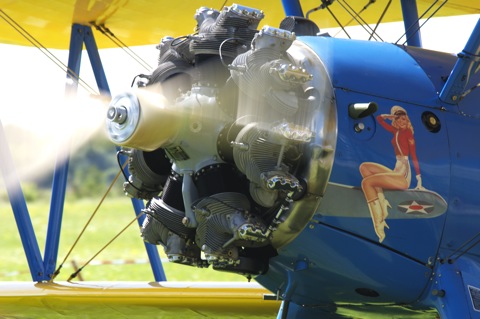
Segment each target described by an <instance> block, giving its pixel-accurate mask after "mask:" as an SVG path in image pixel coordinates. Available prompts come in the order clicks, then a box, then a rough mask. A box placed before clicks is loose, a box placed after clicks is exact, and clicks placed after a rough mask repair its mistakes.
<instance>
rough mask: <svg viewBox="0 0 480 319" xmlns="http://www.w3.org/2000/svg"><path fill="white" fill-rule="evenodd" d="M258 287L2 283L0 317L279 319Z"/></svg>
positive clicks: (273, 305) (275, 305) (273, 303)
mask: <svg viewBox="0 0 480 319" xmlns="http://www.w3.org/2000/svg"><path fill="white" fill-rule="evenodd" d="M268 294H269V292H268V291H267V290H265V289H264V288H262V287H260V286H259V285H258V284H256V283H245V284H242V283H237V282H236V283H192V282H190V283H187V282H181V283H173V282H159V283H157V282H152V283H141V282H80V283H68V282H62V283H30V282H2V283H0V318H48V319H56V318H63V319H65V318H95V319H99V318H101V319H108V318H112V319H122V318H148V319H154V318H159V319H160V318H161V319H170V318H171V319H180V318H181V319H189V318H202V319H204V318H216V319H221V318H249V319H256V318H258V319H260V318H275V316H276V313H277V312H278V309H279V307H280V303H279V302H278V301H275V300H266V299H269V298H265V296H266V295H268Z"/></svg>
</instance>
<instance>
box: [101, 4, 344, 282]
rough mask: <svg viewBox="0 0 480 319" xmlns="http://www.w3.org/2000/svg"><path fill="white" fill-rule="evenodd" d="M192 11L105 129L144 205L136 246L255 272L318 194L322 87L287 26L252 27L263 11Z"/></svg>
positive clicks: (332, 124) (327, 137) (325, 113)
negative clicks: (188, 27) (187, 25)
mask: <svg viewBox="0 0 480 319" xmlns="http://www.w3.org/2000/svg"><path fill="white" fill-rule="evenodd" d="M194 17H195V20H196V21H197V28H196V30H197V32H195V33H194V34H192V35H187V36H184V37H180V38H172V37H164V38H163V39H162V40H161V42H160V44H159V45H158V46H157V49H158V50H159V52H160V54H159V59H158V67H157V68H156V70H155V71H154V72H153V73H152V74H150V75H146V76H144V77H145V78H147V81H144V82H141V81H139V82H137V85H136V87H135V89H132V90H131V91H129V92H125V93H123V94H120V95H118V96H116V97H115V98H114V99H113V100H112V102H111V103H110V105H109V109H108V112H107V119H106V125H107V131H108V135H109V137H110V139H111V140H112V141H113V142H114V143H115V144H117V145H119V146H121V150H120V152H119V153H120V154H123V155H125V156H128V171H129V173H130V175H129V176H128V180H127V181H126V182H125V183H124V190H125V193H126V194H127V195H129V196H131V197H135V198H139V199H143V200H145V201H146V208H145V209H144V211H143V212H144V213H145V215H146V218H145V220H144V223H143V226H142V228H141V233H142V237H143V239H144V240H145V241H146V242H148V243H151V244H156V245H162V246H163V247H164V249H165V252H166V254H167V256H168V258H169V260H170V261H171V262H175V263H180V264H185V265H191V266H197V267H208V266H209V265H212V267H213V268H214V269H217V270H225V271H231V272H236V273H240V274H243V275H247V276H255V275H258V274H262V273H264V272H265V271H266V270H267V268H268V260H269V258H270V257H272V256H275V255H276V253H277V250H278V249H279V248H281V247H282V246H284V245H286V244H287V243H289V242H290V241H291V240H293V239H294V238H295V237H296V236H297V235H298V234H299V233H300V232H301V231H302V230H303V228H304V227H305V226H306V225H307V223H308V221H309V220H310V219H311V218H312V216H313V214H314V213H315V211H316V208H317V207H318V205H319V203H320V200H321V198H322V195H323V193H324V191H325V188H326V184H327V182H328V178H329V175H330V171H331V168H332V165H333V155H334V154H333V153H334V149H335V142H336V112H335V100H334V96H333V89H332V84H331V82H330V80H329V77H328V75H327V73H326V71H325V69H324V67H323V63H322V61H320V60H319V58H318V56H317V55H316V54H315V53H314V52H313V51H312V50H311V49H310V48H309V47H307V46H306V45H305V44H303V43H302V42H301V40H299V39H297V38H296V37H297V35H298V33H299V32H298V31H297V32H296V33H297V34H296V33H295V32H294V31H295V30H294V29H293V27H292V26H293V25H295V24H296V23H293V24H292V23H288V21H287V22H286V23H282V28H274V27H271V26H264V27H263V28H261V29H260V30H258V25H259V23H260V21H261V20H262V18H263V12H262V11H259V10H256V9H252V8H248V7H244V6H240V5H236V4H234V5H232V6H230V7H225V8H224V9H223V10H222V11H217V10H213V9H209V8H205V7H202V8H200V9H198V10H197V12H196V13H195V16H194ZM290 19H292V18H290ZM294 22H295V21H294ZM305 22H307V23H309V22H308V21H302V23H305ZM310 29H312V28H309V27H307V28H302V30H310ZM302 32H303V31H302ZM300 33H301V32H300ZM299 38H300V37H299ZM120 156H121V155H120Z"/></svg>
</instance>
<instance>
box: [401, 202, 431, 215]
mask: <svg viewBox="0 0 480 319" xmlns="http://www.w3.org/2000/svg"><path fill="white" fill-rule="evenodd" d="M398 207H399V208H400V210H401V211H403V212H404V213H406V214H429V213H431V212H432V210H433V208H434V206H433V205H431V204H430V203H425V202H420V201H416V200H412V201H408V202H404V203H401V204H399V205H398Z"/></svg>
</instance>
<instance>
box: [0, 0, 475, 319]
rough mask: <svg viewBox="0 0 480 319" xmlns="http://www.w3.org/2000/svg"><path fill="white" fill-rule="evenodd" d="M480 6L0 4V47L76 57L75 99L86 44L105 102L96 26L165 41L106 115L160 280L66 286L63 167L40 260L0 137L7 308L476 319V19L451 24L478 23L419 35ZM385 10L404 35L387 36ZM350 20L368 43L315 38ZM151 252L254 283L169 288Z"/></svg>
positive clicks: (49, 313)
mask: <svg viewBox="0 0 480 319" xmlns="http://www.w3.org/2000/svg"><path fill="white" fill-rule="evenodd" d="M257 7H258V8H257ZM479 13H480V5H479V4H478V3H475V1H468V0H450V1H447V0H445V1H427V0H418V1H414V0H377V1H374V0H370V1H362V2H359V1H355V2H353V1H346V0H337V1H330V0H322V1H311V0H307V1H301V2H299V1H293V0H291V1H289V0H284V1H282V3H276V2H273V1H269V2H265V3H258V2H254V1H250V0H247V1H243V2H242V3H240V2H239V3H232V2H228V1H226V2H224V1H207V2H206V3H201V2H200V1H186V2H181V3H167V2H164V1H158V2H155V3H150V2H146V1H81V0H78V1H53V2H52V1H49V2H46V1H17V2H13V1H6V2H5V1H2V2H0V16H1V17H2V19H3V20H4V21H5V22H6V23H1V24H0V28H1V29H0V30H1V32H0V41H1V42H4V43H12V44H18V45H29V46H31V45H34V46H41V47H42V48H62V49H66V48H68V49H69V61H68V71H67V77H68V79H69V81H68V82H67V87H66V91H67V93H69V94H71V93H72V92H74V91H75V90H76V88H77V86H78V80H79V79H78V74H79V66H80V60H81V55H82V49H83V47H84V46H85V48H86V50H87V52H88V56H89V58H90V62H91V64H92V67H93V70H94V74H95V78H96V81H97V85H98V88H99V91H100V92H101V94H102V95H105V96H107V97H109V95H110V90H109V86H108V82H107V80H106V76H105V72H104V71H103V68H102V63H101V59H100V56H99V54H98V49H99V48H104V47H108V46H110V45H111V42H104V41H103V39H102V38H97V37H95V34H98V33H103V34H106V35H109V36H110V37H114V38H115V39H117V41H119V39H120V40H121V41H122V43H128V44H129V45H143V44H152V43H155V44H157V49H158V51H159V57H158V66H157V67H156V68H155V70H152V71H151V72H149V73H146V74H140V75H139V76H138V80H137V81H136V82H135V83H134V85H133V87H132V88H131V89H130V90H128V91H125V92H124V93H121V94H118V95H116V96H114V97H113V98H112V99H111V101H110V102H109V104H108V106H106V107H105V112H104V113H105V119H104V120H105V125H106V131H107V135H108V136H109V138H110V139H111V141H112V142H113V144H115V145H117V147H118V152H117V158H118V161H119V164H120V166H121V167H123V171H124V173H125V177H126V181H125V183H124V186H123V187H124V191H125V193H126V194H128V195H129V196H130V197H131V198H132V205H133V210H134V211H135V214H136V215H137V216H139V218H138V220H139V223H140V226H141V235H142V237H143V240H144V242H145V247H146V250H147V254H148V256H149V258H150V262H151V265H152V270H153V274H154V279H155V281H154V282H150V283H115V282H114V283H105V282H103V283H101V282H90V283H88V282H87V283H81V284H80V283H79V284H76V283H72V282H70V281H69V282H57V281H55V276H56V272H57V271H58V268H57V254H58V245H59V235H60V230H61V225H62V205H63V201H64V199H65V184H66V172H67V169H68V161H66V162H65V161H64V162H61V163H60V164H58V165H57V166H56V168H55V173H54V180H53V186H52V201H51V205H52V207H51V211H50V217H49V221H48V223H49V227H48V234H47V240H46V246H45V252H44V254H43V255H42V254H41V253H40V250H39V247H38V243H37V242H36V240H35V233H34V230H33V228H32V225H31V222H30V220H29V215H28V209H27V208H26V205H25V200H24V198H23V195H22V191H21V187H20V184H19V183H18V180H17V179H16V178H15V176H12V174H13V172H14V171H15V167H14V166H15V165H14V163H13V162H12V161H11V159H10V156H9V150H8V147H7V146H6V143H5V138H4V137H3V134H2V130H1V129H0V147H1V154H2V157H1V159H0V163H1V164H2V165H1V168H2V173H3V175H4V176H7V177H8V178H6V179H8V180H9V183H6V185H7V188H8V189H7V191H8V193H9V197H10V202H11V204H12V210H13V212H14V215H15V218H16V221H17V226H18V229H19V233H20V236H21V239H22V243H23V245H24V250H25V254H26V257H27V260H28V264H29V268H30V272H31V275H32V282H31V283H26V282H22V283H18V282H14V283H3V284H0V316H3V317H6V318H9V317H14V318H32V317H39V318H42V317H48V318H70V317H102V318H109V317H115V318H117V317H119V316H123V317H130V316H134V317H138V318H142V317H145V318H147V317H148V318H170V317H172V318H173V317H174V316H175V317H178V316H183V317H188V316H192V317H195V316H196V317H203V318H205V317H207V318H272V317H275V316H277V318H282V319H283V318H285V319H289V318H307V319H308V318H439V317H440V318H442V319H452V318H480V279H479V278H480V277H479V276H478V275H479V274H480V247H479V246H478V243H479V242H480V239H479V238H480V232H479V230H478V227H477V225H478V224H479V219H480V214H479V212H478V209H479V207H480V202H479V201H480V199H479V196H478V194H477V187H476V186H477V184H478V181H479V180H480V167H479V164H478V163H479V159H480V147H479V145H478V143H479V142H478V140H477V139H476V136H478V133H479V130H480V129H479V127H480V126H479V125H478V121H479V115H480V110H479V107H478V104H479V101H480V90H476V88H478V86H480V75H479V73H478V72H477V71H478V69H479V62H480V61H479V59H480V57H479V52H480V21H479V22H478V23H477V24H476V26H475V28H474V29H473V30H457V32H465V33H467V32H468V33H471V35H470V37H469V40H468V41H467V43H466V44H465V48H464V49H463V50H462V51H461V52H460V53H458V54H457V55H453V54H448V53H443V52H437V51H432V50H427V49H423V48H422V38H421V32H420V31H421V27H422V25H423V23H424V22H425V21H426V20H428V19H430V17H432V16H434V15H436V16H452V15H463V14H476V15H478V14H479ZM391 21H403V22H404V26H405V33H404V36H402V37H401V39H399V41H397V42H396V43H386V42H383V41H382V38H381V34H379V32H377V28H378V25H379V24H381V23H384V22H391ZM352 24H354V25H362V26H363V27H364V28H365V29H366V31H367V32H368V34H369V41H366V40H355V39H341V38H335V37H332V36H331V35H330V34H328V33H324V32H322V30H323V29H325V28H330V27H338V26H340V27H341V28H342V29H344V31H345V33H348V30H346V29H345V27H346V26H347V25H352ZM12 30H13V31H12ZM112 31H113V32H114V33H113V32H112ZM113 34H115V35H114V36H113ZM33 35H34V36H33ZM112 156H115V155H114V154H112ZM157 245H159V246H162V247H163V248H164V249H165V253H166V255H167V256H168V259H169V261H170V262H172V263H176V264H179V265H178V267H212V268H213V269H216V270H219V271H227V272H232V273H237V274H240V275H243V276H245V277H247V278H248V279H253V280H254V281H255V282H256V283H246V284H241V285H240V284H236V285H231V286H225V285H220V284H218V285H214V284H210V285H207V284H189V283H170V282H168V281H165V280H164V279H165V276H164V274H163V269H162V266H161V262H160V260H159V256H158V251H157V247H156V246H157Z"/></svg>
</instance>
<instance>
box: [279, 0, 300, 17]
mask: <svg viewBox="0 0 480 319" xmlns="http://www.w3.org/2000/svg"><path fill="white" fill-rule="evenodd" d="M282 5H283V11H285V15H286V16H295V17H303V10H302V6H301V5H300V1H298V0H282Z"/></svg>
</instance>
